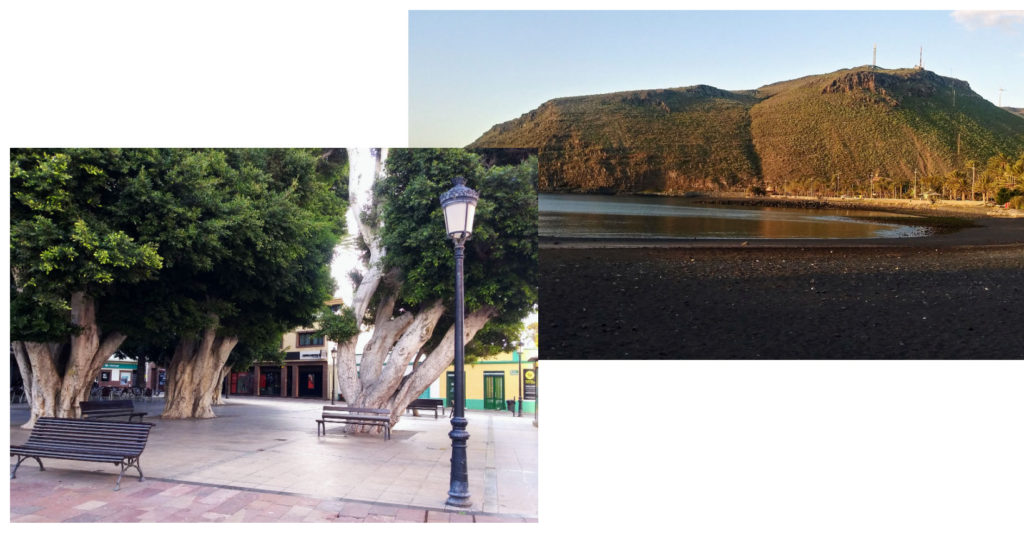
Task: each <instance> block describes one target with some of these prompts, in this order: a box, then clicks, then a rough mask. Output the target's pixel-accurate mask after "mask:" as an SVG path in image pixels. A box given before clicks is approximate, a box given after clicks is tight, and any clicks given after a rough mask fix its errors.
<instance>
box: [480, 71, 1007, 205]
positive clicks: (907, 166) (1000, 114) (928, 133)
mask: <svg viewBox="0 0 1024 534" xmlns="http://www.w3.org/2000/svg"><path fill="white" fill-rule="evenodd" d="M954 93H955V94H954ZM470 146H471V147H473V148H483V147H539V148H540V158H541V176H540V180H541V188H542V189H543V190H547V191H552V190H573V191H606V192H644V191H649V192H666V193H680V192H683V191H687V190H728V189H733V190H736V189H744V188H746V187H748V186H750V185H769V186H774V187H776V188H785V187H787V186H788V185H787V184H791V183H795V182H798V183H802V184H808V183H813V184H816V185H814V187H818V188H832V187H835V186H836V185H841V184H843V183H844V181H849V182H847V183H850V182H857V181H862V182H865V183H866V181H867V180H868V179H869V178H870V177H873V176H882V177H887V178H892V179H895V180H904V181H907V180H913V179H914V173H915V170H916V171H917V172H918V174H919V175H920V176H926V175H934V174H944V173H947V172H949V171H950V170H952V169H954V168H957V167H963V166H964V165H965V162H967V161H968V160H972V159H973V160H975V161H985V160H987V159H988V158H989V157H990V156H992V155H994V154H996V153H999V152H1003V153H1006V154H1017V153H1019V152H1020V151H1021V150H1024V117H1021V116H1019V115H1014V114H1013V113H1006V111H1005V110H1002V109H1000V108H998V107H996V106H994V105H993V104H991V103H989V102H987V101H985V100H984V99H982V98H981V97H980V96H978V95H977V94H976V93H974V92H973V91H972V90H971V89H970V86H969V85H968V84H967V82H964V81H961V80H956V79H953V78H946V77H942V76H939V75H937V74H935V73H933V72H930V71H927V70H918V69H895V70H889V69H872V68H871V67H870V66H863V67H857V68H853V69H846V70H840V71H837V72H833V73H829V74H823V75H814V76H806V77H803V78H799V79H796V80H789V81H784V82H778V83H774V84H770V85H766V86H764V87H761V88H758V89H757V90H753V91H725V90H721V89H716V88H714V87H710V86H706V85H698V86H694V87H686V88H677V89H662V90H647V91H627V92H620V93H611V94H605V95H592V96H580V97H572V98H558V99H555V100H551V101H548V102H546V103H544V104H543V105H541V106H540V107H539V108H537V109H536V110H533V111H531V112H529V113H526V114H524V115H523V116H521V117H519V118H518V119H515V120H512V121H509V122H505V123H502V124H498V125H496V126H494V127H492V128H491V129H490V130H489V131H488V132H486V133H485V134H484V135H482V136H481V137H480V138H479V139H477V140H476V141H475V142H474V143H473V144H471V145H470Z"/></svg>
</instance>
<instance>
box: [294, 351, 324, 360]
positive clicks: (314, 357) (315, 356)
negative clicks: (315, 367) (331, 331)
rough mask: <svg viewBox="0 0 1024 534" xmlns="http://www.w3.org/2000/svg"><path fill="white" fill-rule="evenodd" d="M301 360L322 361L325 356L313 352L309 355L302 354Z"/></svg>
mask: <svg viewBox="0 0 1024 534" xmlns="http://www.w3.org/2000/svg"><path fill="white" fill-rule="evenodd" d="M299 359H300V360H322V359H323V356H322V355H321V354H320V353H319V352H313V353H309V354H300V355H299Z"/></svg>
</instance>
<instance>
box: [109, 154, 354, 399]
mask: <svg viewBox="0 0 1024 534" xmlns="http://www.w3.org/2000/svg"><path fill="white" fill-rule="evenodd" d="M339 155H340V156H345V155H346V154H345V153H344V152H343V151H331V150H326V151H325V150H303V149H245V150H217V151H204V152H201V153H197V154H195V155H194V157H193V158H192V159H190V161H189V165H187V166H183V168H182V169H181V172H183V173H187V174H191V175H194V176H201V177H204V178H205V179H208V180H210V184H211V188H212V189H213V191H208V192H206V193H205V194H207V195H209V196H212V197H213V198H214V199H216V201H214V202H211V203H210V205H209V206H208V207H209V208H211V209H210V210H208V211H206V212H204V214H203V216H202V219H203V220H205V221H215V224H216V229H215V230H214V231H215V232H216V235H217V238H216V239H215V240H211V241H208V242H206V243H205V244H204V245H203V246H202V247H200V248H199V249H197V248H196V247H195V242H193V241H190V240H183V241H174V242H172V243H167V244H166V246H165V247H163V248H161V250H162V251H163V253H164V255H165V256H166V258H167V263H168V265H167V266H166V267H165V268H164V269H162V270H161V271H160V273H159V277H158V278H156V279H154V280H152V281H146V282H143V283H140V284H136V285H133V286H130V287H126V292H127V294H126V295H124V298H125V299H128V300H133V301H142V302H146V309H147V314H146V319H147V321H146V324H145V325H144V326H143V327H142V328H140V329H139V332H138V334H139V336H140V337H144V338H146V339H150V340H153V343H155V344H156V345H158V346H159V347H162V349H163V350H156V351H154V353H155V354H157V356H156V357H155V358H154V360H155V361H157V362H158V363H161V364H164V365H166V367H167V390H166V399H167V400H166V404H165V407H164V412H163V417H165V418H190V417H196V418H209V417H214V413H213V405H214V403H215V402H217V400H218V397H219V395H218V394H219V388H220V383H221V379H222V378H223V376H224V375H225V373H227V372H228V371H229V370H230V368H231V367H232V366H236V365H239V366H241V365H244V364H246V363H250V362H251V361H252V360H253V359H256V356H255V355H266V354H268V350H266V349H267V347H273V346H275V345H277V346H279V344H280V341H281V335H282V334H283V333H284V332H286V331H288V330H289V329H291V328H294V327H296V326H300V325H303V324H308V323H309V322H310V318H311V317H313V316H314V314H315V313H316V311H317V310H318V308H320V307H321V306H322V305H323V303H324V301H326V300H327V299H329V298H330V296H331V293H332V290H333V287H334V286H333V281H332V280H331V277H330V272H329V267H328V266H329V264H330V261H331V258H332V256H333V250H334V247H335V246H336V245H337V243H338V241H339V240H340V238H341V235H342V234H343V233H344V223H343V220H344V219H343V216H344V212H345V208H346V199H345V195H346V194H347V192H346V188H345V183H344V182H345V180H346V178H347V175H346V174H347V173H346V172H345V170H346V167H345V165H344V158H343V157H342V158H341V159H342V161H341V162H338V161H337V158H338V156H339ZM169 178H170V179H173V178H174V177H169ZM139 211H140V213H146V215H145V217H146V218H147V219H149V220H151V221H153V222H154V223H156V222H158V221H160V220H162V219H163V218H165V217H167V216H173V214H168V213H165V212H164V209H163V207H162V206H160V205H158V204H151V205H147V206H145V207H143V209H140V210H139ZM121 319H122V320H124V321H128V320H129V318H127V317H122V318H121ZM240 343H241V348H243V349H245V350H242V351H240V352H239V354H238V355H236V356H234V357H232V354H233V353H234V350H235V348H236V346H238V345H239V344H240ZM259 359H263V358H262V357H261V358H259Z"/></svg>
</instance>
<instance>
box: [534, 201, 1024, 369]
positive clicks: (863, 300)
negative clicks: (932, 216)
mask: <svg viewBox="0 0 1024 534" xmlns="http://www.w3.org/2000/svg"><path fill="white" fill-rule="evenodd" d="M976 223H978V224H980V225H981V226H980V227H977V228H967V229H964V230H960V231H957V232H953V233H949V234H938V235H933V236H929V237H922V238H907V239H865V240H749V241H747V242H746V244H743V243H744V242H742V241H736V240H672V241H663V240H657V241H615V240H609V241H592V240H575V241H567V240H542V243H541V251H540V274H541V276H540V306H541V307H542V309H543V313H541V314H540V349H541V354H542V357H543V358H545V359H685V358H815V359H817V358H854V359H857V358H1021V357H1024V220H1022V219H979V220H977V221H976Z"/></svg>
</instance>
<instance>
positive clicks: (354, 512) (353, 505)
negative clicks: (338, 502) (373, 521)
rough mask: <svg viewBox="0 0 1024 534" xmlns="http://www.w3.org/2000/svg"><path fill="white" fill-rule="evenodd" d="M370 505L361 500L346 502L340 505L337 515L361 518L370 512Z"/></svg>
mask: <svg viewBox="0 0 1024 534" xmlns="http://www.w3.org/2000/svg"><path fill="white" fill-rule="evenodd" d="M371 506H372V505H370V504H367V503H361V502H347V503H345V504H344V505H342V507H341V510H339V512H338V515H339V516H344V517H354V518H357V519H362V518H364V517H366V516H367V515H369V514H370V508H371Z"/></svg>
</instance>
